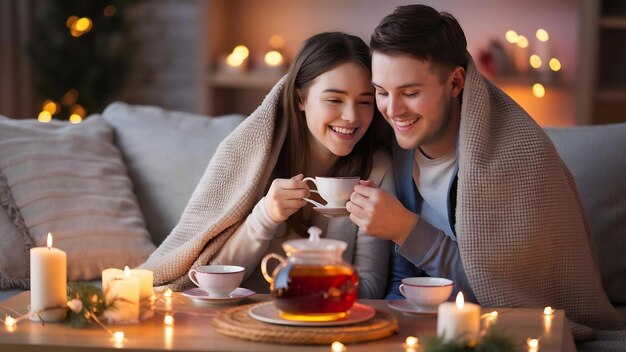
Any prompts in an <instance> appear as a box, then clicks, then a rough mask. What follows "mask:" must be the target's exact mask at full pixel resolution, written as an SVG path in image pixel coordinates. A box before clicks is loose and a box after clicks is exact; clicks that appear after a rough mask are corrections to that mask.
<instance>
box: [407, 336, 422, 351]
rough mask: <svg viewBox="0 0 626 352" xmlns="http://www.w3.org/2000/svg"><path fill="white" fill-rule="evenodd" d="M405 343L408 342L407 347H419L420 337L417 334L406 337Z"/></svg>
mask: <svg viewBox="0 0 626 352" xmlns="http://www.w3.org/2000/svg"><path fill="white" fill-rule="evenodd" d="M404 343H405V344H406V347H407V348H415V347H417V344H418V343H419V339H418V338H417V337H415V336H409V337H407V338H406V340H405V341H404Z"/></svg>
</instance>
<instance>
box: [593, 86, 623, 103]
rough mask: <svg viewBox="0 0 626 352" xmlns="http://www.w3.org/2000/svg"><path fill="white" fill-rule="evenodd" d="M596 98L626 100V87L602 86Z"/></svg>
mask: <svg viewBox="0 0 626 352" xmlns="http://www.w3.org/2000/svg"><path fill="white" fill-rule="evenodd" d="M596 98H597V99H600V100H602V101H622V100H623V101H626V87H619V88H602V89H600V90H598V91H596Z"/></svg>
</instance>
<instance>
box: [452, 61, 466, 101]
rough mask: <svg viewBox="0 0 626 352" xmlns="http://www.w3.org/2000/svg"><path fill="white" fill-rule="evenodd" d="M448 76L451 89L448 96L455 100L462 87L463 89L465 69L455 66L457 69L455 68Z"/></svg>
mask: <svg viewBox="0 0 626 352" xmlns="http://www.w3.org/2000/svg"><path fill="white" fill-rule="evenodd" d="M450 75H451V80H450V85H451V88H452V90H451V91H450V95H451V96H452V97H453V98H456V97H458V96H459V94H460V93H461V91H462V90H463V87H465V69H464V68H463V67H461V66H457V68H455V69H454V71H452V73H451V74H450Z"/></svg>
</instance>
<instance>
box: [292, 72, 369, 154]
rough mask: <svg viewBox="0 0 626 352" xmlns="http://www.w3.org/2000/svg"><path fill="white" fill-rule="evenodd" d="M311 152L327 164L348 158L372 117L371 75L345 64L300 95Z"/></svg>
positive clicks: (320, 78)
mask: <svg viewBox="0 0 626 352" xmlns="http://www.w3.org/2000/svg"><path fill="white" fill-rule="evenodd" d="M302 95H303V96H302V102H301V103H300V104H298V105H299V106H298V107H299V109H300V110H301V111H303V112H304V114H305V116H306V123H307V128H308V143H309V147H310V149H309V150H310V152H311V153H312V154H315V155H316V156H317V157H320V158H322V159H325V160H328V159H329V158H331V159H334V158H336V157H341V156H346V155H348V154H350V152H351V151H352V149H353V148H354V146H355V145H356V143H357V142H358V141H359V140H360V139H361V138H362V137H363V135H364V134H365V132H366V131H367V128H368V127H369V125H370V124H371V122H372V119H373V117H374V88H373V87H372V83H371V75H370V72H369V71H368V70H367V69H366V68H365V67H363V66H362V65H361V64H359V63H355V62H346V63H343V64H340V65H339V66H337V67H335V68H333V69H332V70H329V71H326V72H324V73H323V74H321V75H319V76H317V77H316V78H315V79H314V80H313V81H312V84H311V85H310V86H309V87H308V88H307V89H306V90H305V91H304V92H302Z"/></svg>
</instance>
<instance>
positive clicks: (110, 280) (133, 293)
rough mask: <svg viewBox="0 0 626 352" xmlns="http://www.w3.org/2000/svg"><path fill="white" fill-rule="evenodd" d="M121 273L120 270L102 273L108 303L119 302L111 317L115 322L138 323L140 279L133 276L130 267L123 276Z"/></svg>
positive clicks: (111, 312) (109, 270)
mask: <svg viewBox="0 0 626 352" xmlns="http://www.w3.org/2000/svg"><path fill="white" fill-rule="evenodd" d="M116 270H117V271H116ZM120 272H122V271H121V270H119V269H106V270H104V271H103V272H102V290H103V292H104V293H105V295H106V296H105V299H106V301H107V303H111V302H113V301H114V300H117V301H116V302H115V308H114V309H112V310H111V311H110V315H109V317H110V318H111V320H113V321H114V322H136V321H138V320H139V279H138V278H137V277H133V276H132V274H131V271H130V269H129V268H128V267H126V268H124V271H123V274H122V275H120Z"/></svg>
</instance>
